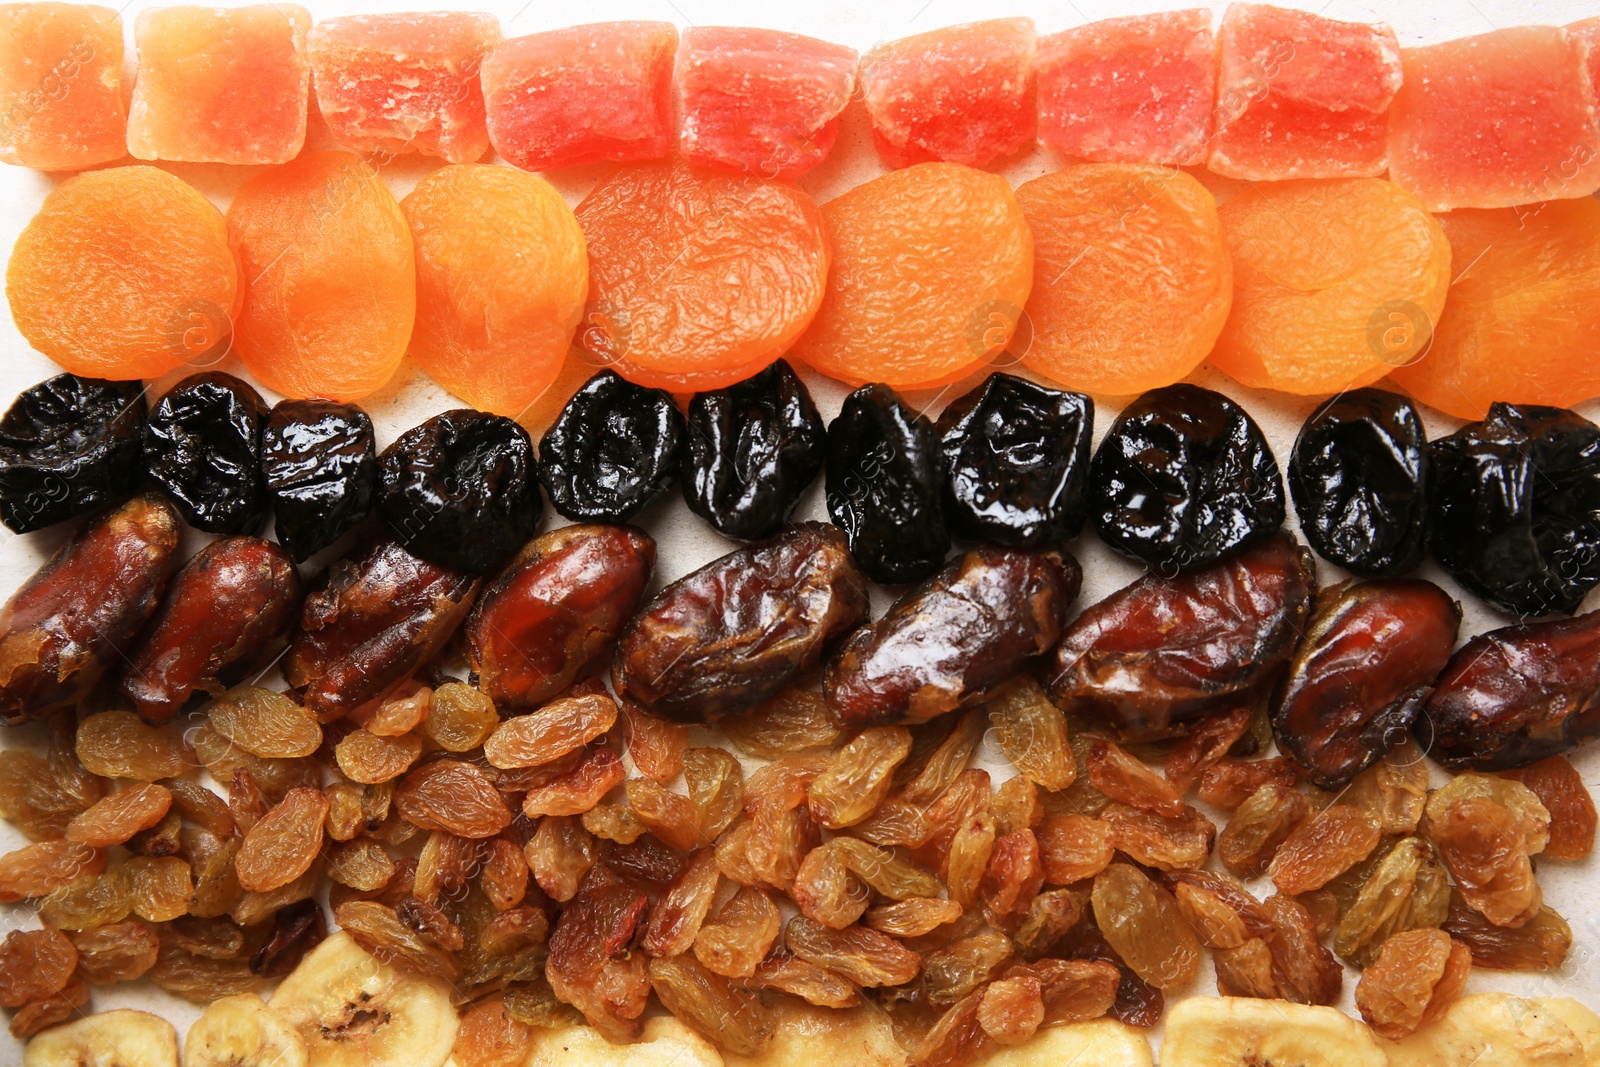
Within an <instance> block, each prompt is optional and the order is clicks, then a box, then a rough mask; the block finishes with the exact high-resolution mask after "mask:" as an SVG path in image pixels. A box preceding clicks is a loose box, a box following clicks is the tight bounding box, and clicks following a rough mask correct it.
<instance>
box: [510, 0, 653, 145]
mask: <svg viewBox="0 0 1600 1067" xmlns="http://www.w3.org/2000/svg"><path fill="white" fill-rule="evenodd" d="M677 50H678V28H677V27H676V26H674V25H672V24H671V23H670V22H592V23H590V24H588V25H586V26H572V27H569V28H568V29H564V30H549V31H547V32H544V33H532V34H529V35H528V36H526V37H514V38H512V39H511V40H509V41H505V42H503V43H501V44H500V45H499V47H497V48H496V49H495V50H494V51H493V52H490V53H489V55H488V57H487V58H486V59H484V61H483V69H482V71H481V72H480V75H479V76H480V78H481V79H482V81H483V102H484V108H485V110H486V112H487V114H488V119H489V141H490V143H491V144H493V145H494V150H495V151H496V152H499V153H500V155H502V156H504V157H505V159H506V160H507V161H508V162H510V163H512V164H514V165H516V166H518V167H521V168H522V169H523V170H553V169H555V168H557V167H571V166H576V165H578V164H581V163H603V162H608V161H610V162H619V163H620V162H626V161H629V160H639V159H660V158H661V157H662V156H664V155H666V154H667V152H668V151H669V150H670V149H671V147H672V59H673V56H674V55H675V54H676V53H677Z"/></svg>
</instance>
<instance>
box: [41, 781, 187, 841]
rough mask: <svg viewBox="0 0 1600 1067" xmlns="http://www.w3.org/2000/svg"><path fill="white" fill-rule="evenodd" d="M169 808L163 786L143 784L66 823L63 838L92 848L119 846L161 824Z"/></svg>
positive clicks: (101, 802) (102, 801)
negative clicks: (142, 831) (141, 832)
mask: <svg viewBox="0 0 1600 1067" xmlns="http://www.w3.org/2000/svg"><path fill="white" fill-rule="evenodd" d="M171 805H172V794H171V793H169V792H168V791H167V790H166V789H165V788H164V787H163V786H159V785H153V784H151V783H148V782H142V783H140V784H138V785H134V786H130V787H128V788H127V789H124V790H122V791H121V792H118V793H112V794H111V795H110V796H108V797H106V798H105V799H104V800H101V801H98V802H97V803H96V804H95V805H94V806H93V807H91V808H90V809H89V810H87V811H85V812H83V813H82V814H81V815H78V816H77V817H76V818H74V819H73V820H72V821H71V822H70V823H68V824H67V829H66V834H65V836H66V838H67V840H68V841H76V842H78V843H79V844H83V845H89V846H91V847H93V848H105V847H106V846H108V845H120V844H122V843H123V842H125V841H127V840H128V839H129V838H130V837H132V836H133V835H134V834H136V833H138V832H139V831H140V830H145V829H148V828H149V827H152V826H154V825H155V824H156V823H158V822H160V821H161V820H162V819H163V818H164V817H165V816H166V814H167V809H168V808H169V807H171Z"/></svg>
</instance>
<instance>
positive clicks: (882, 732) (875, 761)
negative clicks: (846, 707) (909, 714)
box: [808, 726, 911, 830]
mask: <svg viewBox="0 0 1600 1067" xmlns="http://www.w3.org/2000/svg"><path fill="white" fill-rule="evenodd" d="M910 752H911V733H910V731H908V730H906V729H905V728H904V727H900V726H875V727H871V728H869V729H866V730H863V731H861V733H860V734H858V735H857V736H856V737H855V739H854V740H852V741H851V742H850V743H849V744H847V745H845V746H844V747H843V748H841V749H840V750H839V751H838V752H836V753H834V755H833V757H832V758H831V759H830V760H829V761H828V765H827V767H826V768H824V770H823V771H822V773H821V774H819V775H818V776H817V778H816V780H815V781H813V782H812V783H811V789H810V792H809V794H808V796H809V803H810V807H811V817H812V818H813V819H815V820H816V821H817V823H818V825H820V826H825V827H827V828H828V829H830V830H838V829H842V828H844V827H846V826H853V825H854V824H856V823H858V822H860V821H862V820H863V819H865V818H866V817H867V816H869V815H871V814H872V812H873V811H874V810H875V809H876V808H877V807H878V805H879V804H881V803H882V802H883V799H884V797H885V796H887V795H888V792H889V787H890V786H891V785H893V775H894V769H895V768H896V767H898V766H899V765H900V764H901V763H902V762H903V761H904V760H905V758H906V756H907V755H908V754H909V753H910Z"/></svg>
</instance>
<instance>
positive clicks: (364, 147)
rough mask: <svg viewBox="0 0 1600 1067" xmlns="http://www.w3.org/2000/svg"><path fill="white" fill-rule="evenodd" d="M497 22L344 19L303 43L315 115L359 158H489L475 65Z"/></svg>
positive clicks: (455, 14)
mask: <svg viewBox="0 0 1600 1067" xmlns="http://www.w3.org/2000/svg"><path fill="white" fill-rule="evenodd" d="M499 43H500V20H499V19H497V18H495V17H494V16H493V15H486V14H482V13H480V12H476V11H424V12H416V13H411V14H400V15H345V16H343V17H341V18H333V19H326V20H324V21H322V22H319V23H317V24H316V25H315V26H313V27H312V28H311V32H310V33H309V34H307V35H306V46H307V48H309V49H310V52H311V72H312V76H313V84H314V86H315V89H316V97H317V107H318V109H319V110H320V111H321V112H322V117H323V119H324V120H325V121H326V122H327V123H328V129H329V131H330V132H331V133H332V134H333V139H334V140H336V141H338V142H339V143H340V144H342V145H344V146H345V147H346V148H353V149H355V150H356V151H357V152H369V153H370V152H385V153H389V154H394V155H398V154H400V153H402V152H421V153H422V154H423V155H425V156H437V157H438V158H440V159H443V160H447V161H449V162H451V163H475V162H477V161H478V160H479V159H482V158H483V154H484V153H485V152H487V151H488V150H489V130H488V128H487V126H485V124H484V116H483V90H482V89H481V88H480V86H479V84H478V67H479V65H480V64H481V63H482V62H483V57H484V56H485V55H487V54H488V53H489V51H490V50H491V49H493V48H494V46H495V45H497V44H499Z"/></svg>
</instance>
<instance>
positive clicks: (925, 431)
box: [827, 385, 950, 585]
mask: <svg viewBox="0 0 1600 1067" xmlns="http://www.w3.org/2000/svg"><path fill="white" fill-rule="evenodd" d="M827 497H828V515H829V516H830V517H831V518H832V519H833V521H834V523H835V524H836V525H837V526H838V527H839V528H840V529H842V530H843V531H844V532H845V536H846V537H847V538H849V542H850V551H851V553H853V554H854V555H855V558H856V561H857V562H858V563H860V565H861V569H862V571H864V572H865V573H866V575H867V576H868V577H869V578H871V579H872V580H873V581H876V582H882V583H884V584H885V585H897V584H900V583H902V582H915V581H918V580H919V579H922V578H926V577H928V576H929V575H930V574H932V573H933V572H934V571H936V570H938V569H939V565H940V564H941V563H943V562H944V556H945V553H946V552H947V551H949V549H950V531H949V530H948V529H947V528H946V526H945V518H944V458H943V456H942V455H941V453H940V451H939V438H938V435H937V434H936V433H935V432H934V429H933V424H932V423H931V422H929V421H928V420H927V418H925V417H924V416H922V415H918V414H915V413H914V412H912V411H911V409H910V408H908V407H906V406H905V404H904V403H903V402H902V401H901V399H900V397H899V395H898V394H897V393H895V391H894V390H893V389H890V388H889V387H888V386H887V385H863V386H862V387H861V388H859V389H857V390H856V391H855V392H853V393H851V394H850V395H849V396H847V397H845V401H844V406H843V407H841V408H840V409H839V416H838V417H837V418H836V419H834V420H833V422H831V423H829V425H828V474H827Z"/></svg>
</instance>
